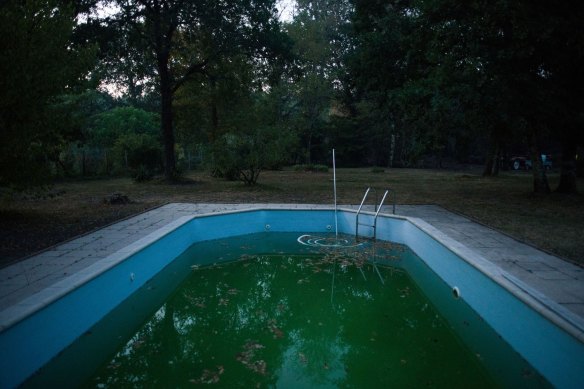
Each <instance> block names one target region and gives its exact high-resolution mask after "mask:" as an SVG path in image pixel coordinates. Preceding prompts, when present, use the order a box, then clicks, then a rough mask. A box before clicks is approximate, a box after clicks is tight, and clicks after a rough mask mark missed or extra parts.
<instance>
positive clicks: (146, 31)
mask: <svg viewBox="0 0 584 389" xmlns="http://www.w3.org/2000/svg"><path fill="white" fill-rule="evenodd" d="M115 2H116V4H117V6H118V7H119V9H120V12H119V14H118V15H117V17H116V18H117V20H118V21H120V22H121V23H122V24H123V25H124V26H129V27H130V28H129V29H128V34H127V35H126V36H127V37H128V39H130V38H132V39H137V42H138V45H139V47H140V48H141V50H142V53H143V54H144V60H145V61H146V63H149V64H150V65H151V66H152V68H153V69H155V72H156V84H157V89H158V93H159V95H160V112H161V133H162V138H163V143H164V159H165V164H164V174H165V177H166V179H168V180H172V179H173V177H174V175H175V165H176V157H175V133H174V126H173V108H172V107H173V106H172V104H173V97H174V95H175V93H176V92H177V91H178V90H179V89H180V88H181V87H183V85H184V84H185V83H186V82H187V81H189V80H190V79H191V78H192V77H193V75H195V74H200V73H203V72H205V71H206V70H207V69H208V68H209V67H210V66H211V64H212V63H214V62H217V61H219V60H220V59H221V58H225V57H226V56H229V55H231V54H233V53H245V54H247V55H249V56H255V57H257V58H266V59H267V58H269V57H270V56H271V55H272V51H271V50H272V48H273V46H274V44H272V43H273V40H274V35H278V32H279V23H278V21H277V13H276V8H275V6H274V1H273V0H262V1H250V0H238V1H211V0H206V1H196V2H191V1H185V0H169V1H159V0H116V1H115ZM276 41H277V39H276Z"/></svg>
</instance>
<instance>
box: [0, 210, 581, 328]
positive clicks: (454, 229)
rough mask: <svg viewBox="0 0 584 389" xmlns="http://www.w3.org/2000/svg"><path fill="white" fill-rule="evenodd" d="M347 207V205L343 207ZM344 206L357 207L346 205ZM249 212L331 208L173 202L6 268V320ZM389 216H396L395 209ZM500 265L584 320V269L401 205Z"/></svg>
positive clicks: (2, 276)
mask: <svg viewBox="0 0 584 389" xmlns="http://www.w3.org/2000/svg"><path fill="white" fill-rule="evenodd" d="M340 207H341V206H340ZM342 207H344V208H349V207H355V206H354V205H348V206H347V205H345V206H342ZM247 208H273V209H279V208H280V209H281V208H287V209H289V208H303V209H306V208H311V209H330V208H331V206H330V205H308V204H183V203H177V204H167V205H164V206H162V207H159V208H156V209H153V210H150V211H148V212H145V213H142V214H139V215H137V216H134V217H131V218H128V219H126V220H123V221H121V222H118V223H115V224H112V225H110V226H108V227H105V228H102V229H100V230H97V231H95V232H92V233H89V234H87V235H84V236H81V237H79V238H77V239H73V240H70V241H68V242H65V243H63V244H60V245H57V246H55V247H52V248H50V249H48V250H45V251H43V252H41V253H39V254H37V255H34V256H31V257H29V258H27V259H25V260H23V261H20V262H17V263H15V264H12V265H10V266H7V267H4V268H2V269H0V319H2V320H1V321H4V319H7V318H6V317H5V316H6V315H8V314H9V313H8V312H9V311H7V309H8V308H10V307H11V306H13V305H16V304H18V303H19V302H21V301H23V300H25V299H27V298H28V297H30V296H33V295H35V294H36V293H39V292H40V291H42V290H43V289H45V288H47V287H49V286H51V285H53V284H55V283H57V282H59V281H61V280H63V279H65V278H67V277H69V276H71V275H72V274H74V273H76V272H78V271H80V270H82V269H84V268H86V267H88V266H90V265H92V264H93V263H95V262H97V261H99V260H100V259H103V258H105V257H107V256H109V255H111V254H113V253H115V252H117V251H118V250H120V249H122V248H124V247H126V246H128V245H130V244H132V243H134V242H136V241H138V240H139V239H141V238H143V237H145V236H147V235H148V234H150V233H152V232H154V231H156V230H158V229H159V228H161V227H163V226H165V225H166V224H168V223H170V222H172V221H174V220H176V219H178V218H180V217H182V216H188V215H193V214H208V213H214V212H222V211H230V210H237V209H247ZM383 211H384V212H387V213H390V212H391V210H390V209H389V207H388V208H387V209H386V208H385V207H384V209H383ZM396 214H397V215H401V216H409V217H416V218H420V219H422V220H424V221H425V222H427V223H429V224H430V225H432V226H433V227H435V228H437V229H438V230H440V231H441V232H443V233H444V234H446V235H447V236H448V237H450V238H452V239H454V240H456V241H458V242H460V243H462V244H463V245H464V246H466V247H467V248H469V249H470V250H472V251H474V252H476V253H477V254H479V255H481V256H482V257H483V258H485V259H487V260H488V261H490V262H491V263H493V264H495V265H497V266H499V267H500V268H502V269H503V270H505V271H506V272H507V273H509V274H511V275H512V276H514V277H515V278H517V279H518V280H520V281H521V282H522V283H524V284H526V285H528V286H529V287H530V288H532V289H534V290H536V291H537V292H538V293H541V294H542V295H543V296H545V297H546V298H548V299H550V300H551V301H553V302H555V303H557V304H559V305H560V306H561V307H563V308H565V309H566V310H567V311H568V312H570V314H571V315H575V317H576V318H577V319H578V320H579V321H581V320H584V269H583V268H581V267H578V266H576V265H574V264H571V263H569V262H566V261H564V260H562V259H560V258H557V257H554V256H552V255H549V254H547V253H545V252H543V251H541V250H538V249H536V248H534V247H532V246H529V245H526V244H524V243H521V242H519V241H517V240H515V239H513V238H510V237H509V236H506V235H504V234H501V233H499V232H497V231H495V230H493V229H491V228H488V227H486V226H483V225H481V224H478V223H475V222H473V221H471V220H469V219H467V218H465V217H463V216H460V215H457V214H454V213H451V212H448V211H447V210H445V209H443V208H441V207H438V206H435V205H398V206H397V209H396Z"/></svg>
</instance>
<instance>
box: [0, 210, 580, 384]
mask: <svg viewBox="0 0 584 389" xmlns="http://www.w3.org/2000/svg"><path fill="white" fill-rule="evenodd" d="M337 217H338V230H339V232H342V233H347V234H353V233H354V231H355V213H354V212H350V211H339V212H337ZM360 217H361V218H362V220H363V221H364V222H367V220H369V221H370V222H372V220H373V216H372V215H370V214H363V215H361V216H360ZM417 224H419V223H414V222H412V221H409V220H406V219H405V218H393V217H385V216H384V217H380V218H379V219H378V229H377V231H378V234H377V237H378V238H379V239H383V240H389V241H393V242H397V243H402V244H405V245H407V246H409V247H410V248H411V249H412V250H413V251H414V252H415V253H416V254H417V255H418V256H420V258H422V259H423V260H424V261H425V263H426V264H427V265H428V266H429V267H430V268H432V269H433V271H434V272H436V273H437V274H438V275H439V276H440V277H441V278H442V279H443V280H444V282H445V283H446V285H448V286H449V287H452V286H457V287H458V288H459V289H460V291H461V293H462V297H463V299H464V301H466V302H467V303H468V304H469V305H471V306H472V307H473V308H474V309H475V311H476V312H477V313H478V314H479V315H480V316H481V317H482V318H483V319H484V320H485V321H486V322H487V323H488V324H490V325H491V326H492V327H493V328H494V329H495V330H496V331H497V332H498V333H499V334H500V335H501V336H502V337H503V338H504V339H505V340H506V341H507V342H508V343H509V344H510V345H511V346H512V347H513V348H514V349H515V350H517V351H518V352H519V353H520V354H521V355H523V357H524V358H525V359H526V360H527V361H529V363H531V364H532V365H533V366H534V367H535V368H536V369H537V370H538V371H539V372H540V374H542V375H543V376H544V377H546V379H548V380H549V381H550V383H552V384H553V385H554V386H557V387H562V388H571V387H574V388H582V387H584V375H582V374H581V373H582V371H584V346H583V344H582V342H580V341H578V340H576V339H575V338H573V337H572V336H570V335H569V334H568V333H566V332H564V331H563V330H562V329H560V328H558V327H557V326H556V325H555V324H553V323H551V322H550V321H548V320H547V319H545V318H544V317H542V316H541V315H540V314H539V313H538V312H536V311H534V310H533V309H531V308H530V307H529V306H528V305H526V304H525V303H524V302H522V301H520V300H518V299H517V298H515V297H514V296H513V295H512V294H511V293H510V292H509V291H507V290H505V289H503V288H501V287H500V286H499V285H498V284H497V283H495V282H494V281H493V280H491V279H490V278H488V277H487V276H485V274H483V273H482V272H481V271H478V270H477V269H476V268H475V267H474V266H472V265H471V264H469V263H468V262H466V261H464V260H461V259H460V257H459V256H457V255H456V254H455V253H454V252H453V251H452V250H450V249H449V248H447V247H446V246H445V245H444V244H442V243H439V242H438V241H436V240H434V239H433V238H432V237H431V236H430V235H429V234H428V233H427V232H425V231H424V227H423V226H422V227H420V225H417ZM334 226H335V223H334V213H333V212H332V211H330V210H311V211H307V210H250V211H243V212H233V213H224V214H219V215H208V216H198V217H189V218H185V219H183V220H181V221H180V222H177V223H174V224H173V225H170V226H167V227H165V228H163V229H161V230H159V231H157V232H156V233H153V234H151V235H150V236H148V237H146V238H144V239H143V240H141V241H140V242H137V243H136V244H133V245H132V246H130V247H129V248H128V249H126V250H121V251H120V252H119V253H116V254H114V255H112V256H111V258H110V257H108V258H106V259H104V260H103V261H102V262H100V263H97V264H96V265H95V266H93V267H94V269H91V268H90V269H88V272H87V273H86V275H84V274H80V275H78V276H77V277H80V279H79V280H77V281H75V282H76V283H78V284H79V285H78V287H76V288H75V289H73V290H71V291H70V292H69V293H67V294H64V295H62V296H59V298H58V299H56V300H55V301H52V302H50V303H47V304H46V306H44V307H43V308H42V309H40V310H38V311H37V312H35V313H34V314H32V315H29V316H27V317H25V318H22V319H21V320H19V321H18V322H15V323H14V324H13V325H11V326H10V327H8V328H6V329H4V330H2V332H0V350H3V352H2V353H1V355H0V387H2V388H10V387H15V386H18V385H19V384H20V383H22V382H23V381H24V380H25V379H26V378H28V377H29V376H30V375H32V374H33V373H34V372H35V371H37V370H38V369H39V368H40V367H42V366H43V365H44V364H46V363H47V362H48V361H49V360H50V359H52V358H53V357H54V356H56V355H57V354H58V353H59V352H60V351H61V350H63V349H64V348H65V347H67V346H68V345H69V344H71V343H72V342H73V341H74V340H75V339H77V338H78V337H79V336H81V335H82V334H84V333H85V332H86V331H88V330H89V329H90V328H91V327H92V326H93V325H94V324H95V323H96V322H97V321H99V320H100V319H101V318H102V317H103V316H104V315H105V314H107V313H108V312H110V311H111V310H112V309H114V308H115V307H116V306H117V305H118V304H120V303H121V302H122V301H124V300H125V299H126V298H127V297H128V296H130V295H131V294H132V293H133V292H134V291H136V290H137V289H138V288H139V287H141V286H142V285H143V284H144V283H145V282H146V281H148V280H149V279H150V278H152V277H153V276H154V275H155V274H156V273H158V272H159V271H160V270H161V269H162V268H164V267H165V266H166V265H167V264H168V263H169V262H170V261H172V260H173V259H174V258H176V257H177V256H178V255H180V254H181V253H182V252H183V251H185V250H186V249H187V248H188V247H189V246H191V245H192V244H193V243H196V242H199V241H204V240H211V239H220V238H226V237H230V236H236V235H242V234H249V233H257V232H264V231H274V232H295V231H296V232H300V233H305V232H331V230H332V231H333V232H334ZM360 234H365V235H367V234H369V235H371V234H372V229H370V228H368V227H362V228H360ZM91 271H96V273H97V274H90V273H91ZM74 277H75V276H73V278H74ZM83 277H85V279H83ZM64 281H67V280H64ZM479 285H480V286H479ZM6 350H10V351H8V352H7V351H6Z"/></svg>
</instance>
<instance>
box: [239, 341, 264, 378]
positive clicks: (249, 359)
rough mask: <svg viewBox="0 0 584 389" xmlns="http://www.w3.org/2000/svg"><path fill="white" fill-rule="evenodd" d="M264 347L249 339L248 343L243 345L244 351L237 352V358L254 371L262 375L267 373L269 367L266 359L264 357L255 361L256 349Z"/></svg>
mask: <svg viewBox="0 0 584 389" xmlns="http://www.w3.org/2000/svg"><path fill="white" fill-rule="evenodd" d="M263 348H264V346H263V345H261V344H259V343H257V342H254V341H251V340H248V341H247V343H246V344H245V345H244V346H243V349H244V351H243V352H240V353H239V354H237V355H236V357H235V359H237V360H238V361H239V362H241V363H242V364H243V365H244V366H245V367H247V368H248V369H249V370H251V371H254V372H256V373H258V374H261V375H265V374H266V369H267V363H266V361H264V360H263V359H260V360H255V361H254V359H255V353H256V350H260V349H263Z"/></svg>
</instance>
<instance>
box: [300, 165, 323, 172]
mask: <svg viewBox="0 0 584 389" xmlns="http://www.w3.org/2000/svg"><path fill="white" fill-rule="evenodd" d="M328 170H329V168H328V166H326V165H313V164H308V165H294V171H297V172H313V173H326V172H328Z"/></svg>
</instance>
